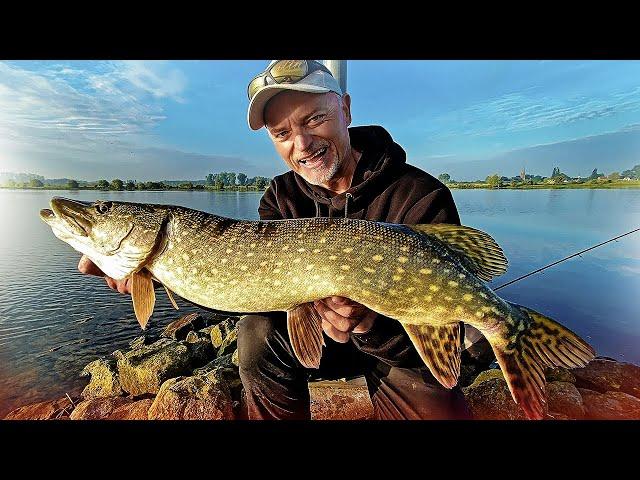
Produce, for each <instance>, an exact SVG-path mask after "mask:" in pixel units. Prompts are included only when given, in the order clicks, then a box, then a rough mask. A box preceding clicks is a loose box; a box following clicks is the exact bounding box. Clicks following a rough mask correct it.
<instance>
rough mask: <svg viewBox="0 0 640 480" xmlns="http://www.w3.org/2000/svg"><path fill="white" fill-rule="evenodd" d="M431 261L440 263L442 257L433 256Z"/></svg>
mask: <svg viewBox="0 0 640 480" xmlns="http://www.w3.org/2000/svg"><path fill="white" fill-rule="evenodd" d="M431 263H440V259H439V258H432V259H431Z"/></svg>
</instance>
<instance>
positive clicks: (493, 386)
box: [462, 369, 526, 420]
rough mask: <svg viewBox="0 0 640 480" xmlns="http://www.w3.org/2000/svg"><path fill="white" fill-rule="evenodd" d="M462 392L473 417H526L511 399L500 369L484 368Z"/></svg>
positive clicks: (496, 418) (487, 418)
mask: <svg viewBox="0 0 640 480" xmlns="http://www.w3.org/2000/svg"><path fill="white" fill-rule="evenodd" d="M462 392H463V393H464V396H465V398H466V400H467V404H468V405H469V409H470V410H471V414H472V415H473V418H475V419H478V420H524V419H526V417H525V415H524V412H523V410H522V409H521V408H520V407H519V406H518V405H517V404H516V403H515V402H514V401H513V398H512V397H511V392H509V387H508V386H507V382H506V380H505V379H504V376H503V375H502V371H501V370H497V369H494V370H485V371H484V372H482V373H480V375H478V376H477V377H476V379H475V380H474V382H473V383H472V384H471V385H469V386H468V387H466V388H463V389H462Z"/></svg>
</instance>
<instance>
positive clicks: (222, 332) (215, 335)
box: [209, 318, 237, 348]
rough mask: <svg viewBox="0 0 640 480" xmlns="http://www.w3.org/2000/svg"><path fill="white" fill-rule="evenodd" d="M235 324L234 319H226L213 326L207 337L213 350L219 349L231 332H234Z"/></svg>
mask: <svg viewBox="0 0 640 480" xmlns="http://www.w3.org/2000/svg"><path fill="white" fill-rule="evenodd" d="M236 323H237V322H236V320H235V319H234V318H227V319H226V320H224V321H222V322H220V323H218V324H216V325H214V326H213V328H212V329H211V331H210V333H209V335H210V337H211V343H212V344H213V346H214V347H215V348H220V347H221V346H222V344H223V342H224V340H225V339H226V338H227V337H228V336H229V334H231V332H232V331H233V330H236ZM236 335H237V333H236Z"/></svg>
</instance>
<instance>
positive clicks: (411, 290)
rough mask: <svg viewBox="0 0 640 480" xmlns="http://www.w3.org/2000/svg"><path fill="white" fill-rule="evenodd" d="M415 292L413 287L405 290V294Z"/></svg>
mask: <svg viewBox="0 0 640 480" xmlns="http://www.w3.org/2000/svg"><path fill="white" fill-rule="evenodd" d="M415 290H416V288H415V287H409V288H407V289H405V292H407V293H411V292H414V291H415Z"/></svg>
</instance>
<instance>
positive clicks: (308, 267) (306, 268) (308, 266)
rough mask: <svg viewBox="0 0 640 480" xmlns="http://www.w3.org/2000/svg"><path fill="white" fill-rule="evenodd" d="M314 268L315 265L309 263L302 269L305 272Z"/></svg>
mask: <svg viewBox="0 0 640 480" xmlns="http://www.w3.org/2000/svg"><path fill="white" fill-rule="evenodd" d="M314 268H315V265H314V264H313V263H310V264H309V265H307V266H306V267H304V269H305V270H313V269H314Z"/></svg>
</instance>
